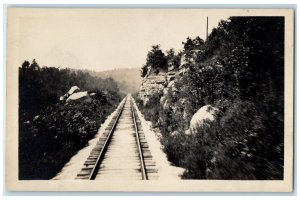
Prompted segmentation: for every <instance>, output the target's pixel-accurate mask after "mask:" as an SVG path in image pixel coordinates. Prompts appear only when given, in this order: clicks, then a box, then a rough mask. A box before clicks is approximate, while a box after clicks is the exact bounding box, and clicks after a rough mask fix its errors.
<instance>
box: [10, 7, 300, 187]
mask: <svg viewBox="0 0 300 200" xmlns="http://www.w3.org/2000/svg"><path fill="white" fill-rule="evenodd" d="M6 38H7V41H6V44H7V47H6V55H7V58H6V59H7V66H6V72H7V74H6V79H7V85H6V91H7V96H6V102H7V104H6V106H7V108H6V110H7V112H6V119H7V124H6V126H7V127H6V130H7V132H6V163H5V165H6V177H5V179H6V189H7V190H8V191H153V192H158V191H161V192H170V191H171V192H182V191H185V192H225V191H226V192H291V191H292V189H293V176H294V174H293V149H294V146H293V110H294V107H293V103H294V102H293V87H294V85H293V81H294V80H293V77H294V74H293V69H294V65H293V63H294V10H293V9H196V8H195V9H192V8H190V9H175V8H173V9H149V8H148V9H146V8H143V9H142V8H139V9H129V8H126V9H125V8H123V9H121V8H119V9H117V8H106V9H105V8H92V9H87V8H76V9H75V8H13V7H9V8H8V10H7V33H6Z"/></svg>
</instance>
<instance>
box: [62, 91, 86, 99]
mask: <svg viewBox="0 0 300 200" xmlns="http://www.w3.org/2000/svg"><path fill="white" fill-rule="evenodd" d="M83 97H88V92H87V91H84V92H76V93H73V94H72V95H70V96H69V97H68V99H67V101H70V100H77V99H81V98H83Z"/></svg>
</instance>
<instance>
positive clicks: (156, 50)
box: [146, 45, 167, 73]
mask: <svg viewBox="0 0 300 200" xmlns="http://www.w3.org/2000/svg"><path fill="white" fill-rule="evenodd" d="M146 66H147V67H149V66H150V67H151V68H152V69H153V70H154V72H156V73H158V72H159V71H161V70H167V59H166V56H165V54H164V53H163V52H162V50H161V49H160V46H159V45H154V46H152V49H151V51H149V52H148V54H147V61H146Z"/></svg>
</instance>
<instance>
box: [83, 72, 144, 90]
mask: <svg viewBox="0 0 300 200" xmlns="http://www.w3.org/2000/svg"><path fill="white" fill-rule="evenodd" d="M139 70H140V69H139V68H123V69H120V68H119V69H113V70H108V71H102V72H96V71H88V72H89V73H90V74H91V75H92V76H96V77H101V78H109V77H111V78H113V79H114V80H115V81H116V82H117V83H118V85H119V89H120V91H121V92H123V93H135V92H138V90H139V87H140V83H141V81H142V78H141V72H140V71H139Z"/></svg>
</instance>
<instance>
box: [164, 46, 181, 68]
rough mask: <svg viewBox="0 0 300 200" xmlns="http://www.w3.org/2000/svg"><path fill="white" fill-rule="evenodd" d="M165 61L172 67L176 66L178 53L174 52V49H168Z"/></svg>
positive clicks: (178, 61)
mask: <svg viewBox="0 0 300 200" xmlns="http://www.w3.org/2000/svg"><path fill="white" fill-rule="evenodd" d="M166 58H167V61H168V65H169V66H174V68H178V67H179V65H180V55H179V54H177V55H176V54H175V52H174V49H173V48H171V49H170V50H168V51H167V56H166Z"/></svg>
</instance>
